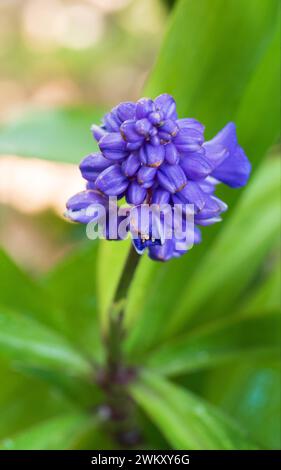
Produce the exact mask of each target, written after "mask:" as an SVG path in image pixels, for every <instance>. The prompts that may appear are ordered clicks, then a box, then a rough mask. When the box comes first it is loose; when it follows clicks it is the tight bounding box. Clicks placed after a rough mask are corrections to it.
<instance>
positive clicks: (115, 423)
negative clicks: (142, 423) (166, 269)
mask: <svg viewBox="0 0 281 470" xmlns="http://www.w3.org/2000/svg"><path fill="white" fill-rule="evenodd" d="M139 259H140V256H139V255H138V254H137V253H136V251H135V249H134V247H133V246H132V247H131V249H130V252H129V254H128V257H127V261H126V264H125V266H124V269H123V273H122V275H121V278H120V281H119V284H118V286H117V289H116V294H115V297H114V301H113V304H112V308H111V310H110V313H109V315H110V318H109V329H108V335H107V337H106V339H105V348H106V363H105V367H104V368H103V369H102V370H101V371H100V374H99V378H98V382H99V384H100V386H101V387H102V388H103V390H104V392H105V394H106V403H105V405H104V406H106V407H107V415H108V416H109V419H108V430H109V432H110V434H111V435H112V437H113V438H114V439H115V440H116V441H117V442H118V443H119V444H120V445H122V446H125V447H130V446H132V445H136V444H137V443H139V441H140V433H139V431H138V428H137V426H136V422H135V407H134V403H133V401H132V399H131V397H130V396H129V394H128V390H127V386H128V384H129V383H130V382H131V381H132V380H133V379H134V378H135V376H136V370H135V369H133V368H132V367H129V366H128V365H127V364H126V363H125V360H124V356H123V340H124V336H125V331H124V327H123V317H124V306H125V302H126V296H127V293H128V289H129V286H130V283H131V280H132V278H133V276H134V273H135V271H136V268H137V265H138V262H139Z"/></svg>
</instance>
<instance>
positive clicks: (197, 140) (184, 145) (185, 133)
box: [173, 127, 204, 153]
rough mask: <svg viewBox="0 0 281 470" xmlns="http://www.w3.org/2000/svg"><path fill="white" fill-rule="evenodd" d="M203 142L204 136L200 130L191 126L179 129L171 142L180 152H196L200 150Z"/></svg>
mask: <svg viewBox="0 0 281 470" xmlns="http://www.w3.org/2000/svg"><path fill="white" fill-rule="evenodd" d="M203 142H204V137H203V134H202V133H201V132H199V131H198V130H196V129H192V128H190V129H188V128H186V127H184V128H182V129H180V130H179V132H178V133H177V135H176V136H175V137H174V139H173V143H174V144H175V146H176V147H177V150H178V151H179V152H181V153H189V152H197V151H198V150H200V147H201V145H202V144H203Z"/></svg>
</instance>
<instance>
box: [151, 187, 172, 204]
mask: <svg viewBox="0 0 281 470" xmlns="http://www.w3.org/2000/svg"><path fill="white" fill-rule="evenodd" d="M170 198H171V194H170V193H169V191H166V190H165V189H162V188H157V189H155V190H154V191H153V195H152V204H159V205H160V204H168V203H169V201H170Z"/></svg>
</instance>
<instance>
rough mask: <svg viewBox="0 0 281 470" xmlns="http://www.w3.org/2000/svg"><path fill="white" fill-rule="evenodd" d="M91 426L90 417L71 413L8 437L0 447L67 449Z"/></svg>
mask: <svg viewBox="0 0 281 470" xmlns="http://www.w3.org/2000/svg"><path fill="white" fill-rule="evenodd" d="M87 426H89V417H88V416H87V415H84V414H82V413H69V414H65V415H62V416H59V417H56V418H53V419H50V420H49V421H46V422H43V423H40V424H38V425H36V426H34V427H32V428H31V429H28V430H26V431H24V432H22V433H20V434H18V435H16V436H12V437H10V438H6V439H4V440H3V441H2V443H1V444H0V449H1V448H2V449H6V450H65V449H69V448H70V447H71V445H72V444H73V442H75V440H76V439H77V438H78V437H79V435H81V433H83V432H84V429H85V427H87Z"/></svg>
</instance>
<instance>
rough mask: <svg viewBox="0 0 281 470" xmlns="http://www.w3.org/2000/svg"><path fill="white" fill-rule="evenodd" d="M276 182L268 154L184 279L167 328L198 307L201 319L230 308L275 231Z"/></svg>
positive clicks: (277, 176) (277, 221) (277, 228)
mask: <svg viewBox="0 0 281 470" xmlns="http://www.w3.org/2000/svg"><path fill="white" fill-rule="evenodd" d="M279 182H280V165H279V160H278V159H272V160H271V159H270V160H268V161H266V162H265V163H264V165H263V166H262V167H261V168H260V170H259V172H258V173H257V174H256V177H255V178H253V180H252V182H251V183H250V184H249V187H248V188H247V190H246V192H245V193H244V197H243V199H242V200H241V202H240V204H239V205H238V206H237V208H236V211H235V213H234V214H233V216H232V218H231V219H230V220H229V221H228V223H226V224H225V227H224V229H223V230H222V232H221V233H220V236H219V237H218V238H217V239H216V241H215V243H214V245H213V246H212V247H211V248H209V251H208V253H207V254H206V256H205V258H204V260H202V262H201V264H200V265H199V266H198V269H197V270H196V272H195V273H194V275H193V277H192V279H190V280H189V282H188V285H187V287H186V289H185V291H184V293H183V295H182V298H181V300H180V302H179V305H178V306H177V308H176V309H175V311H174V314H173V318H172V319H171V322H170V323H169V325H168V327H167V328H171V329H172V330H173V331H180V330H181V328H182V327H183V325H184V324H186V322H187V321H188V319H189V318H190V317H191V316H192V315H194V314H195V313H196V312H197V313H198V315H199V310H200V316H199V320H200V321H202V319H206V318H210V317H211V316H212V317H214V316H218V315H224V314H225V311H227V310H229V307H230V308H231V307H232V308H233V305H234V302H235V301H236V300H237V298H238V296H239V295H240V294H241V292H242V291H243V289H244V288H245V286H247V284H248V283H249V281H250V280H251V278H252V276H253V275H254V273H255V271H256V269H257V268H258V267H259V265H260V264H261V262H262V260H263V259H264V257H265V255H266V254H267V253H268V251H269V249H270V248H271V246H272V245H273V244H274V243H275V241H276V240H277V239H278V236H279V235H280V225H281V221H280V217H279V214H280V201H279V197H280V194H279ZM261 188H262V191H261ZM210 273H211V275H210ZM198 315H197V318H196V320H198ZM170 331H171V330H170Z"/></svg>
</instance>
